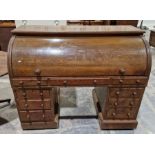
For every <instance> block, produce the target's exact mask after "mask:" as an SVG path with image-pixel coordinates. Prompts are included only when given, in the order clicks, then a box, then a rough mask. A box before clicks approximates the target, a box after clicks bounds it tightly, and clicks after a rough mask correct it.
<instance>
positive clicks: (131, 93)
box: [109, 88, 144, 98]
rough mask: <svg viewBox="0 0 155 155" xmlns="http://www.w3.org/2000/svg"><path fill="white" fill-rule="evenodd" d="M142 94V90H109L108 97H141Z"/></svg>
mask: <svg viewBox="0 0 155 155" xmlns="http://www.w3.org/2000/svg"><path fill="white" fill-rule="evenodd" d="M143 93H144V88H120V89H119V88H110V92H109V95H110V97H117V98H118V97H132V98H133V97H135V98H136V97H137V98H138V97H141V96H142V95H143Z"/></svg>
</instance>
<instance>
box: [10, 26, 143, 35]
mask: <svg viewBox="0 0 155 155" xmlns="http://www.w3.org/2000/svg"><path fill="white" fill-rule="evenodd" d="M144 32H145V31H143V30H141V29H138V28H136V27H134V26H83V25H78V26H77V25H76V26H39V25H38V26H35V25H29V26H27V25H26V26H21V27H18V28H16V29H15V30H13V31H12V33H13V34H16V35H50V34H51V35H53V34H65V35H67V34H91V35H93V34H94V35H96V34H97V35H121V34H122V35H131V34H133V35H142V34H143V33H144Z"/></svg>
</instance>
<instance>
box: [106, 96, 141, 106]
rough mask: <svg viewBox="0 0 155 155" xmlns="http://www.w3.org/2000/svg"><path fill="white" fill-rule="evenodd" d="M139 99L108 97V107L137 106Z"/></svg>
mask: <svg viewBox="0 0 155 155" xmlns="http://www.w3.org/2000/svg"><path fill="white" fill-rule="evenodd" d="M139 104H140V99H138V98H135V99H133V98H118V99H117V98H109V103H108V106H109V107H115V108H117V107H139Z"/></svg>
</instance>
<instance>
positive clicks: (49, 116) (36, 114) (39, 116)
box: [19, 110, 54, 122]
mask: <svg viewBox="0 0 155 155" xmlns="http://www.w3.org/2000/svg"><path fill="white" fill-rule="evenodd" d="M19 115H20V119H21V121H22V122H31V121H32V122H33V121H34V122H37V121H39V122H41V121H53V119H54V112H53V111H52V110H45V111H44V112H43V111H42V110H35V111H29V112H27V111H19Z"/></svg>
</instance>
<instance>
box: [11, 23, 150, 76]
mask: <svg viewBox="0 0 155 155" xmlns="http://www.w3.org/2000/svg"><path fill="white" fill-rule="evenodd" d="M73 27H74V28H73ZM86 27H87V28H83V27H82V26H81V27H78V28H77V27H75V26H68V27H67V28H66V27H58V28H57V31H56V30H55V29H54V31H52V27H51V28H50V29H49V28H47V27H46V28H44V29H43V28H40V29H39V28H38V27H37V28H36V29H35V28H33V27H30V28H29V29H28V28H27V27H26V28H24V27H22V28H19V30H18V29H17V30H15V31H13V34H14V35H15V38H14V40H13V41H12V44H11V43H10V45H9V46H10V47H9V52H10V53H11V54H9V60H10V61H11V62H12V65H11V68H10V70H11V71H12V74H13V76H14V77H33V76H36V75H37V74H38V75H40V76H47V77H48V76H50V77H57V76H58V77H68V76H70V77H79V76H83V77H88V76H89V77H90V76H116V75H128V76H130V75H131V76H141V75H145V74H146V72H147V68H148V53H147V48H146V45H145V42H144V41H143V39H142V34H143V31H141V30H138V29H136V28H134V27H129V30H128V31H127V30H126V29H125V28H124V27H121V26H119V27H117V26H116V27H117V28H116V27H110V28H108V29H107V27H103V28H102V27H98V26H96V29H95V28H94V26H93V28H90V27H88V26H86ZM82 28H83V29H84V30H83V29H82ZM32 29H33V31H32ZM28 30H29V31H28ZM95 30H96V31H95ZM108 32H109V33H108Z"/></svg>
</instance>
